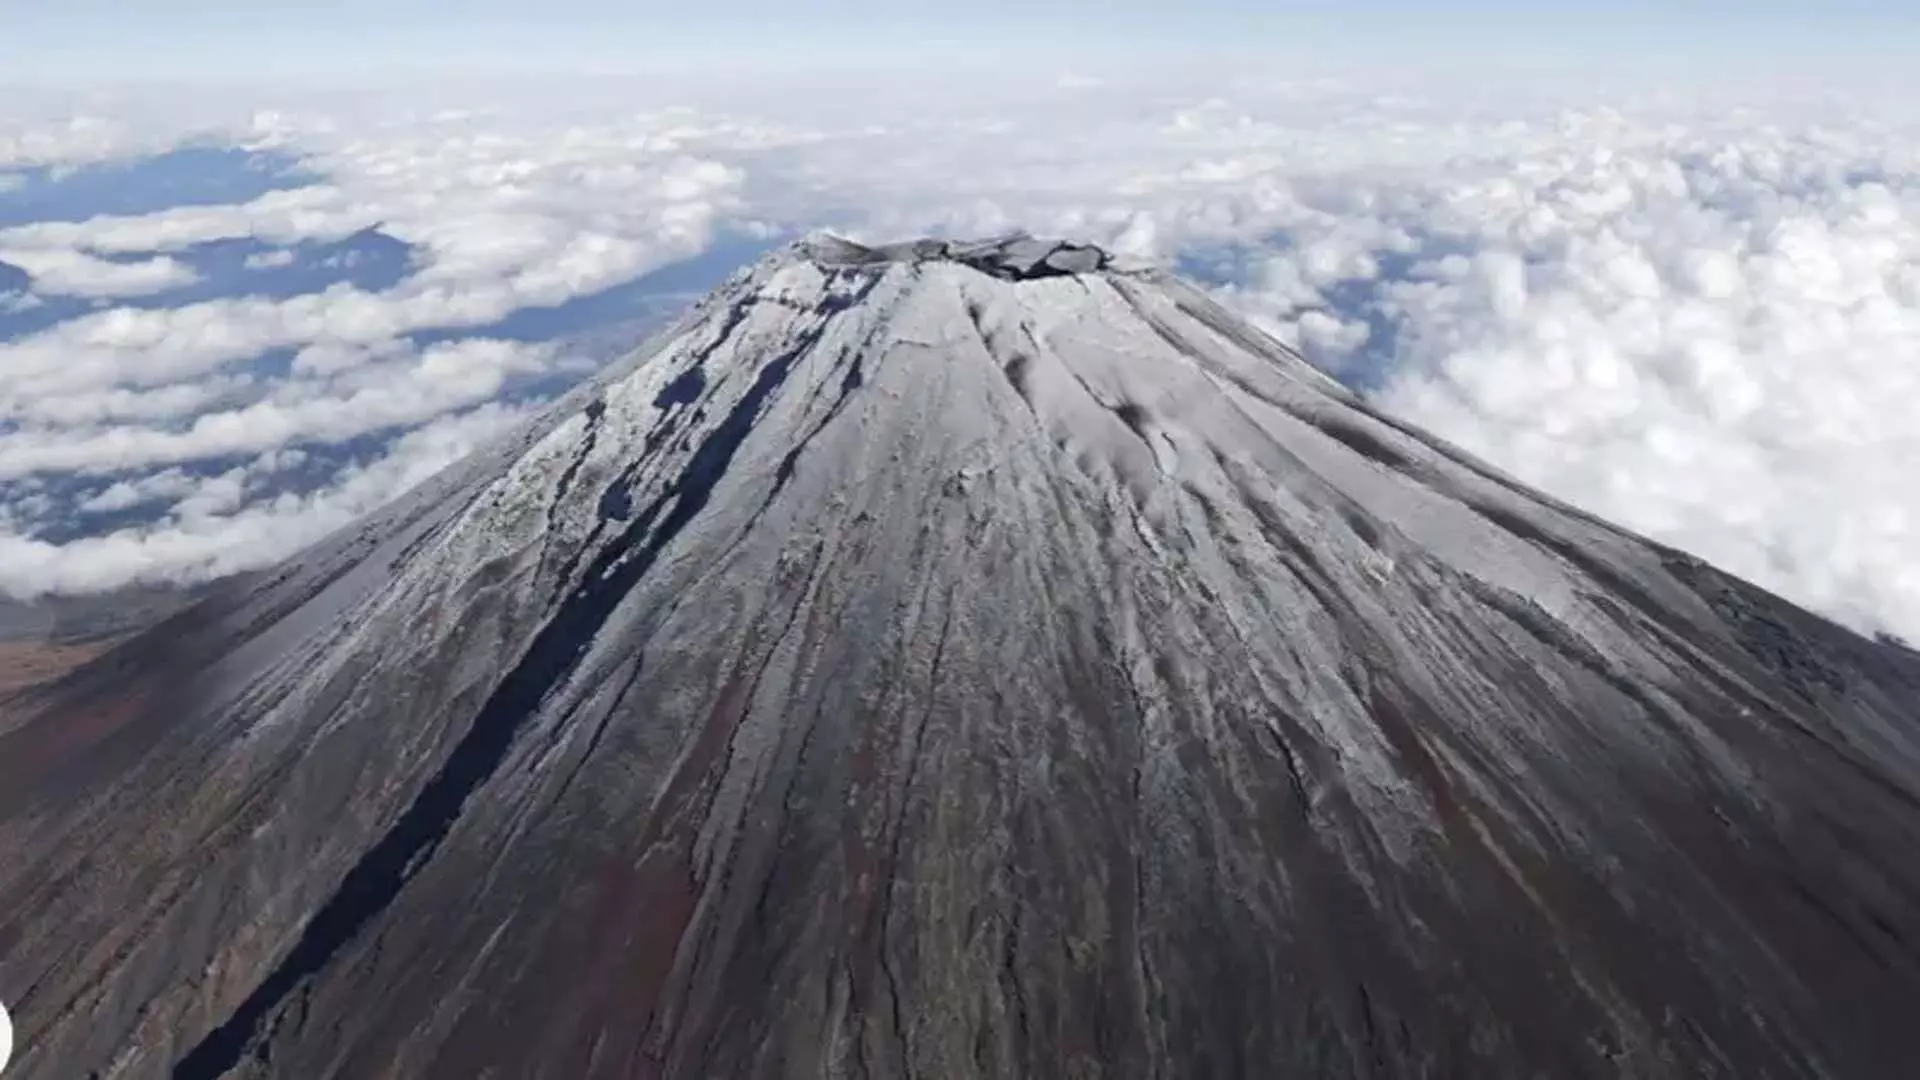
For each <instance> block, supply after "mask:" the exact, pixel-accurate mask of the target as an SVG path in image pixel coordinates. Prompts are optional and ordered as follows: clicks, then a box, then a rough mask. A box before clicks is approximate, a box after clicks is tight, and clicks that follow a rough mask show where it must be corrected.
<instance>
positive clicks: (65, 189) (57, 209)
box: [0, 146, 320, 228]
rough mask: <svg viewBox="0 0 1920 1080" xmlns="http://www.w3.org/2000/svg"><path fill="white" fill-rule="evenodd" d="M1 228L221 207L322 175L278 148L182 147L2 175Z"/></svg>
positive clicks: (282, 189) (22, 170) (0, 195)
mask: <svg viewBox="0 0 1920 1080" xmlns="http://www.w3.org/2000/svg"><path fill="white" fill-rule="evenodd" d="M5 178H10V179H12V180H14V181H16V182H15V183H12V184H0V228H10V227H12V226H15V225H31V224H34V223H36V222H42V221H86V220H87V219H89V218H94V217H99V216H101V215H103V214H110V215H117V216H126V215H139V214H153V213H158V212H160V211H162V210H172V209H175V208H177V207H182V206H222V205H226V204H229V203H243V202H249V201H252V200H253V199H257V198H259V197H260V196H262V195H265V194H266V193H268V192H270V191H286V190H290V189H292V188H299V187H306V186H308V185H311V184H314V183H318V182H319V180H320V175H319V174H318V173H315V172H312V171H311V170H308V169H307V168H305V167H304V166H303V165H302V164H301V163H300V160H299V159H298V158H297V157H294V156H293V155H291V154H287V153H283V152H280V151H276V150H247V149H243V148H240V147H232V146H186V147H181V148H179V149H177V150H169V151H167V152H165V153H163V154H155V155H153V156H151V157H144V158H137V159H134V160H131V161H112V162H100V163H96V164H91V165H82V166H79V167H77V168H56V167H52V166H40V167H36V168H31V169H17V170H13V171H11V172H5V171H0V179H5Z"/></svg>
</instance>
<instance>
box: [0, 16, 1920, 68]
mask: <svg viewBox="0 0 1920 1080" xmlns="http://www.w3.org/2000/svg"><path fill="white" fill-rule="evenodd" d="M1546 7H1547V8H1548V10H1542V6H1541V5H1534V4H1527V3H1520V2H1517V0H1467V2H1464V3H1455V4H1451V5H1446V6H1440V5H1434V4H1429V3H1421V2H1417V0H1354V2H1349V3H1332V2H1328V0H1279V2H1266V3H1258V4H1254V3H1247V2H1244V0H1189V2H1187V3H1184V4H1168V3H1164V2H1158V0H971V2H969V3H965V4H950V3H929V2H925V0H896V2H889V3H881V2H874V0H811V2H805V3H801V2H794V0H784V2H781V0H731V2H729V3H726V4H712V5H701V4H688V3H685V2H683V0H676V2H674V3H660V2H657V0H638V2H626V3H622V2H618V0H537V2H536V0H468V2H465V3H461V4H459V5H457V6H455V5H448V4H444V3H441V2H439V0H331V2H326V3H320V2H317V0H280V2H276V3H272V4H260V3H257V2H253V0H159V2H156V3H151V4H147V3H140V4H135V3H127V2H126V0H63V2H62V3H58V4H46V3H37V2H31V0H0V12H3V13H4V21H5V25H6V35H5V39H4V41H0V72H3V73H7V74H8V75H10V76H11V77H12V79H13V80H24V81H72V80H96V79H101V78H109V77H125V78H136V79H148V78H171V77H194V78H203V77H219V76H242V77H248V78H263V77H265V78H270V77H273V76H275V75H284V76H298V77H303V78H310V77H316V76H317V77H323V78H333V79H341V80H349V81H350V80H353V79H356V78H362V77H368V76H374V75H388V74H397V73H406V72H423V71H432V70H447V69H474V68H479V69H485V68H492V67H501V66H510V67H516V68H522V69H525V68H533V69H550V70H556V71H567V70H575V69H579V68H581V67H592V68H601V69H606V68H612V69H623V70H624V69H633V68H641V69H644V68H648V67H652V66H658V65H660V64H663V63H668V64H671V63H693V64H700V63H712V62H715V61H716V60H721V59H725V58H733V59H734V60H736V61H739V62H759V63H787V64H801V65H805V64H809V63H812V62H816V61H823V60H827V59H829V58H831V59H832V60H833V61H834V62H841V61H844V60H845V59H848V58H849V57H851V56H853V55H864V56H866V57H868V58H871V57H872V56H873V54H874V53H875V52H876V51H877V50H889V51H891V50H902V49H905V50H916V51H917V50H936V51H958V52H962V53H969V54H973V55H976V56H981V55H994V54H1005V53H1013V52H1025V51H1033V50H1039V51H1045V52H1055V53H1067V54H1071V53H1076V52H1111V51H1114V50H1126V51H1158V50H1163V49H1168V48H1177V47H1181V46H1185V47H1188V48H1193V49H1214V48H1227V47H1231V48H1234V49H1236V50H1240V51H1253V52H1269V51H1270V52H1272V53H1273V54H1274V55H1275V56H1276V57H1278V56H1283V55H1289V54H1302V53H1304V54H1315V53H1322V52H1324V51H1325V50H1333V51H1334V52H1336V53H1338V54H1339V55H1341V56H1342V57H1350V58H1364V57H1366V56H1368V55H1369V54H1372V55H1378V56H1380V57H1381V58H1382V59H1387V60H1391V59H1395V58H1398V59H1402V60H1404V59H1406V58H1408V57H1410V56H1421V57H1431V56H1435V55H1438V56H1441V57H1444V58H1451V59H1457V60H1464V61H1468V62H1478V61H1481V60H1510V61H1521V62H1524V61H1525V60H1527V59H1529V58H1532V59H1534V60H1547V61H1550V62H1568V61H1575V62H1577V61H1581V60H1591V61H1593V62H1595V63H1627V62H1631V61H1632V60H1634V59H1635V58H1646V57H1666V58H1670V59H1680V60H1688V59H1691V60H1695V61H1712V60H1715V59H1719V60H1726V61H1731V62H1739V61H1741V60H1743V59H1744V60H1749V61H1755V62H1767V63H1772V62H1779V61H1781V60H1786V61H1790V62H1792V63H1795V64H1799V65H1822V64H1826V63H1831V62H1843V63H1844V62H1853V61H1857V60H1859V59H1860V58H1862V57H1866V58H1877V59H1879V60H1883V61H1889V62H1897V61H1898V60H1899V59H1900V57H1901V56H1903V55H1911V54H1910V53H1909V52H1908V51H1907V50H1909V49H1910V48H1912V47H1913V46H1914V45H1916V44H1920V11H1917V10H1916V5H1913V4H1911V3H1907V2H1903V0H1828V2H1825V3H1818V4H1815V3H1809V2H1804V0H1801V2H1792V0H1753V2H1748V3H1737V2H1734V0H1664V2H1657V0H1620V2H1613V3H1604V4H1602V3H1588V4H1582V5H1547V6H1546ZM452 11H457V14H454V13H451V12H452ZM0 78H4V76H0Z"/></svg>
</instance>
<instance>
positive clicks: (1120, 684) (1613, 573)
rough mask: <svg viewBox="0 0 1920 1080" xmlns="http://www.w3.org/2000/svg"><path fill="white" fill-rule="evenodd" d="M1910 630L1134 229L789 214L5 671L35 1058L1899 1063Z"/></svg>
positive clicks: (4, 985)
mask: <svg viewBox="0 0 1920 1080" xmlns="http://www.w3.org/2000/svg"><path fill="white" fill-rule="evenodd" d="M1916 852H1920V655H1916V654H1915V653H1913V652H1910V651H1907V650H1904V649H1901V648H1899V647H1897V646H1895V645H1892V644H1886V643H1876V642H1871V641H1868V640H1865V639H1863V638H1861V637H1859V636H1857V635H1855V634H1853V633H1851V632H1849V631H1846V630H1843V629H1841V628H1839V627H1837V626H1835V625H1833V624H1831V623H1829V622H1826V621H1824V620H1822V619H1820V618H1817V617H1815V616H1812V615H1809V614H1807V613H1805V612H1803V611H1800V610H1798V609H1796V608H1795V607H1793V606H1791V605H1789V604H1787V603H1786V602H1784V601H1782V600H1779V599H1777V598H1775V597H1773V596H1771V595H1768V594H1767V593H1765V592H1763V591H1761V590H1760V589H1758V588H1755V587H1753V586H1751V585H1748V584H1746V583H1744V582H1741V581H1738V580H1735V579H1733V578H1731V577H1729V576H1727V575H1724V574H1721V573H1719V572H1716V571H1715V570H1713V569H1711V568H1710V567H1708V566H1705V565H1703V564H1701V563H1700V562H1698V561H1696V560H1694V559H1691V558H1688V557H1687V556H1685V555H1682V554H1680V553H1678V552H1675V551H1672V550H1668V549H1664V548H1661V547H1658V546H1656V545H1654V544H1651V543H1649V542H1647V541H1645V540H1643V539H1640V538H1638V537H1636V536H1633V535H1631V534H1628V533H1626V532H1624V531H1622V530H1619V529H1616V528H1613V527H1611V526H1609V525H1607V524H1605V523H1603V522H1600V521H1597V520H1595V519H1593V518H1591V517H1588V516H1586V515H1583V514H1581V513H1578V512H1576V511H1574V510H1572V509H1570V508H1568V507H1566V506H1563V505H1560V504H1558V503H1555V502H1553V501H1552V500H1550V499H1547V498H1545V497H1543V496H1541V495H1539V494H1537V493H1535V492H1532V491H1529V490H1527V489H1526V488H1524V487H1523V486H1521V485H1519V484H1517V483H1516V482H1514V481H1513V480H1511V479H1509V478H1507V477H1505V476H1503V475H1501V474H1500V473H1498V472H1496V471H1494V470H1493V469H1491V468H1489V467H1487V466H1485V465H1483V464H1481V463H1479V462H1477V461H1474V460H1473V459H1471V458H1469V457H1467V456H1466V455H1464V454H1462V453H1460V452H1459V451H1457V450H1454V449H1452V448H1450V447H1448V446H1446V445H1445V444H1443V443H1441V442H1439V441H1438V440H1436V439H1434V438H1431V437H1429V436H1427V435H1424V434H1422V433H1421V432H1418V431H1415V430H1411V429H1409V428H1408V427H1406V426H1405V425H1402V424H1399V423H1397V422H1395V421H1394V420H1392V419H1390V418H1387V417H1385V416H1382V415H1380V414H1379V413H1377V412H1375V411H1373V410H1372V409H1371V408H1369V407H1368V406H1367V404H1366V403H1365V402H1364V401H1362V400H1360V399H1358V398H1356V397H1355V396H1354V395H1352V394H1350V393H1348V392H1347V391H1345V390H1343V389H1342V388H1340V387H1339V386H1338V385H1336V384H1335V383H1333V382H1331V381H1330V380H1328V379H1327V378H1326V377H1324V376H1323V375H1321V374H1320V373H1318V372H1316V371H1315V370H1314V369H1312V368H1311V367H1309V366H1308V365H1307V364H1306V363H1304V362H1303V361H1302V360H1300V359H1299V358H1298V357H1297V356H1295V355H1294V354H1293V353H1291V352H1289V351H1288V350H1287V349H1285V348H1284V347H1282V346H1280V345H1278V344H1276V343H1275V342H1273V341H1272V340H1270V339H1268V338H1266V337H1265V336H1263V335H1262V334H1260V333H1259V332H1258V331H1256V330H1254V329H1252V328H1250V327H1249V326H1247V325H1246V324H1245V323H1243V322H1241V321H1240V320H1239V319H1238V318H1236V317H1235V316H1233V315H1231V314H1229V313H1228V312H1226V311H1224V310H1223V309H1221V308H1220V307H1218V306H1216V305H1215V304H1214V303H1212V302H1211V301H1209V300H1208V299H1207V298H1206V297H1205V296H1204V295H1202V294H1201V293H1200V292H1199V291H1198V290H1196V289H1194V288H1192V287H1190V286H1188V285H1186V284H1184V283H1182V282H1180V281H1178V280H1176V279H1174V278H1172V277H1170V276H1168V275H1166V274H1165V273H1163V272H1161V271H1158V270H1154V269H1152V268H1146V267H1137V266H1129V265H1126V264H1124V263H1123V262H1121V261H1118V260H1116V259H1114V258H1112V257H1110V256H1109V255H1107V254H1106V253H1104V252H1101V251H1099V250H1097V249H1093V248H1086V247H1077V246H1073V245H1064V244H1050V243H1043V242H1039V241H1034V240H1030V239H1026V238H1015V239H1009V240H999V241H986V242H981V243H974V244H961V243H951V242H922V243H917V244H908V245H899V246H893V247H887V248H865V247H861V246H858V245H854V244H850V243H847V242H844V241H838V240H831V239H825V238H820V239H814V240H809V241H805V242H802V243H800V244H798V245H795V246H793V247H791V248H789V249H786V250H784V251H782V252H779V253H777V254H775V255H773V256H770V257H768V258H767V259H765V260H763V261H762V262H760V263H759V264H757V265H755V266H753V267H751V268H750V269H748V270H746V271H743V272H742V273H741V274H739V275H737V276H736V277H735V278H734V279H732V280H731V281H729V282H728V283H727V284H726V285H724V286H723V287H722V288H721V289H720V290H719V291H717V292H716V293H715V294H714V295H713V296H711V297H710V298H708V299H707V300H705V301H704V302H703V303H702V304H701V305H699V306H698V307H697V308H696V309H695V310H693V311H692V312H691V313H690V314H689V315H688V316H687V317H686V319H685V320H683V321H682V322H681V323H680V324H679V325H678V326H677V327H675V328H674V329H673V330H671V331H670V332H669V333H667V334H666V335H665V336H664V337H662V338H661V339H660V340H659V341H657V342H656V343H654V344H653V345H651V346H649V347H648V348H646V349H644V350H642V351H641V352H639V353H637V354H635V356H634V358H633V359H631V360H630V361H628V362H626V363H624V364H623V365H621V366H619V367H617V368H616V369H613V370H610V371H608V372H607V373H606V374H604V375H603V376H601V377H600V378H598V379H596V380H595V381H594V382H593V383H591V384H590V385H587V386H584V387H582V388H580V389H579V390H578V391H576V392H575V393H573V394H571V395H570V396H569V397H567V398H566V399H565V400H563V401H561V402H559V403H558V404H556V405H555V407H554V408H553V409H552V410H551V411H550V412H548V413H547V414H546V415H545V416H544V417H543V418H541V419H540V420H539V421H538V422H536V423H534V424H533V425H531V426H530V427H528V428H527V429H526V430H525V431H523V432H521V433H520V434H519V435H517V436H516V437H514V438H512V439H509V440H507V441H505V442H504V443H502V444H500V445H498V446H495V447H493V448H491V449H489V450H487V451H484V452H482V453H481V454H479V455H477V456H476V457H474V458H471V459H469V460H468V461H466V462H464V463H462V464H461V465H459V466H456V467H455V468H454V469H452V470H451V471H449V472H448V473H445V474H443V475H442V476H440V477H438V478H436V479H435V480H433V481H431V482H430V483H428V484H427V485H425V486H424V487H423V488H421V489H419V490H416V491H415V492H414V493H413V494H412V495H410V496H408V497H407V498H406V499H405V500H403V501H402V502H401V503H399V504H396V505H394V506H392V507H390V508H388V509H387V510H385V511H383V512H382V513H380V514H379V515H377V516H376V517H374V518H373V519H371V520H369V521H367V522H365V523H363V524H362V525H360V526H358V527H356V528H355V529H353V530H351V531H349V532H347V533H344V534H342V535H338V536H336V537H334V538H332V539H330V540H328V541H327V542H325V543H323V544H321V545H319V546H318V547H317V548H315V549H314V550H312V551H310V552H308V553H307V554H305V555H303V556H302V557H300V558H298V559H296V560H294V561H293V562H291V563H290V564H288V565H286V566H284V567H282V568H280V569H278V570H275V571H272V572H268V573H263V574H258V575H253V576H251V577H247V578H242V579H238V580H234V581H231V582H227V583H225V584H223V585H221V586H219V587H218V588H216V589H215V590H214V591H213V593H212V595H211V596H210V597H209V598H208V599H206V600H205V601H203V602H201V603H199V604H197V605H196V606H194V607H192V608H190V609H188V610H186V611H185V612H184V613H182V614H179V615H177V616H175V617H173V618H172V619H171V620H170V621H169V622H167V623H166V624H164V625H162V626H161V627H159V628H157V629H155V630H153V631H151V632H149V633H147V634H145V635H143V636H140V637H137V638H135V639H133V640H132V641H130V642H128V643H126V644H124V645H122V646H120V647H118V648H117V649H115V650H113V651H112V652H109V653H108V654H106V655H104V656H102V657H100V658H99V659H97V660H94V661H92V662H90V663H89V664H88V665H87V666H85V667H82V668H81V669H79V670H78V671H77V672H75V673H74V674H72V675H71V676H69V677H67V678H66V679H64V680H63V681H61V682H59V683H57V684H55V685H54V686H52V687H50V688H45V689H42V690H38V691H34V692H31V693H29V694H27V695H25V696H21V697H16V698H14V699H12V700H10V701H7V702H4V703H0V999H4V1000H5V1001H6V1002H7V1003H8V1005H9V1006H10V1007H11V1008H12V1010H13V1015H14V1019H15V1023H16V1025H17V1029H18V1041H17V1053H18V1054H19V1058H18V1060H17V1061H16V1063H15V1066H14V1068H15V1072H13V1073H11V1074H9V1075H10V1076H17V1077H22V1078H26V1077H32V1078H43V1080H69V1078H72V1077H81V1076H99V1077H115V1078H145V1077H156V1078H157V1077H173V1078H175V1080H212V1078H214V1077H223V1076H232V1077H274V1078H289V1080H295V1078H297V1080H325V1078H340V1080H358V1078H367V1077H433V1078H448V1080H469V1078H474V1077H496V1078H505V1077H516V1078H517V1077H550V1078H556V1080H600V1078H606V1080H612V1078H622V1080H624V1078H630V1077H672V1078H694V1077H702V1078H704V1077H727V1078H750V1077H806V1078H812V1077H820V1078H874V1080H879V1078H901V1077H914V1078H938V1080H961V1078H986V1077H1036V1078H1039V1077H1046V1078H1056V1077H1058V1078H1092V1077H1102V1078H1134V1077H1140V1078H1145V1077H1262V1078H1268V1077H1347V1076H1352V1077H1462V1076H1470V1077H1510V1076H1512V1077H1518V1076H1528V1077H1534V1076H1547V1077H1612V1076H1633V1077H1701V1076H1719V1077H1730V1078H1740V1080H1758V1078H1762V1077H1834V1078H1882V1077H1887V1078H1891V1077H1896V1076H1906V1075H1912V1073H1911V1072H1910V1071H1908V1070H1909V1069H1910V1068H1911V1067H1912V1066H1913V1063H1914V1062H1916V1061H1920V1024H1915V1022H1914V1019H1913V1011H1914V1008H1915V1004H1914V1003H1915V1002H1916V1001H1920V859H1917V858H1916V857H1915V853H1916Z"/></svg>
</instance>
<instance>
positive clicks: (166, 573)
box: [0, 405, 524, 598]
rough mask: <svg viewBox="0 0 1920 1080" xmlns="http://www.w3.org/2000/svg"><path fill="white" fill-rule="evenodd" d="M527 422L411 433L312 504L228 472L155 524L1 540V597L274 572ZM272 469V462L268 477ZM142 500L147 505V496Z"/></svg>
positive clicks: (248, 473) (513, 416) (462, 420)
mask: <svg viewBox="0 0 1920 1080" xmlns="http://www.w3.org/2000/svg"><path fill="white" fill-rule="evenodd" d="M523 415H524V413H523V412H522V411H520V410H516V409H511V408H505V407H501V406H497V405H488V406H483V407H481V408H479V409H475V410H472V411H470V412H467V413H464V414H459V415H454V416H447V417H442V418H440V419H438V420H436V421H434V422H432V423H430V424H428V425H426V426H424V427H422V428H420V429H418V430H415V431H412V432H409V433H407V434H406V435H405V436H403V437H401V438H400V439H399V440H397V441H396V442H395V443H394V445H393V446H392V447H391V449H390V450H389V451H388V452H387V453H386V454H384V455H383V456H381V457H379V458H378V459H376V460H373V461H370V462H366V463H356V464H352V465H349V466H348V467H347V468H345V469H342V470H341V471H340V472H339V473H338V474H337V475H336V476H335V477H334V478H333V481H332V483H331V484H330V485H329V486H328V487H327V488H325V489H324V490H322V491H320V492H318V493H315V494H312V495H308V496H293V495H285V494H282V495H277V496H272V497H269V498H265V499H261V500H259V501H255V502H252V503H248V502H247V497H248V486H249V482H250V480H251V479H252V478H253V475H254V470H251V469H239V470H230V471H228V472H224V473H221V474H220V475H218V476H215V477H212V478H209V479H207V480H205V481H202V482H200V483H198V484H196V485H195V486H194V487H193V488H192V489H191V490H189V491H187V492H186V493H185V494H184V495H183V496H182V497H181V498H179V499H178V501H177V502H175V504H174V506H173V509H172V512H171V513H170V514H169V515H168V516H167V517H166V518H165V519H163V520H162V521H161V522H160V523H157V524H154V525H150V526H145V527H141V528H131V529H120V530H116V531H113V532H109V533H106V534H103V535H97V536H89V537H86V538H83V539H79V540H74V541H71V542H69V543H66V544H51V543H47V542H45V541H41V540H36V539H33V538H31V537H24V536H19V535H8V534H6V533H4V532H0V590H3V591H5V592H7V593H8V594H10V595H13V596H18V597H28V598H31V597H35V596H41V595H46V594H49V593H82V592H93V591H99V590H102V589H109V588H118V587H121V586H124V585H127V584H130V583H136V582H138V583H148V584H159V583H188V582H194V581H201V580H206V579H208V578H212V577H218V576H222V575H225V574H230V573H236V572H239V571H242V570H249V569H254V568H256V567H259V566H263V565H267V564H270V563H272V562H273V561H276V560H278V559H282V558H285V557H287V556H290V555H292V554H294V553H296V552H298V551H299V550H300V549H301V548H303V547H305V546H307V545H308V544H310V543H312V542H313V541H314V540H316V539H318V538H319V537H321V536H324V535H326V534H327V533H329V532H332V531H334V530H336V529H339V528H343V527H345V526H347V525H349V524H351V523H352V522H353V521H355V520H356V519H358V518H359V517H360V516H362V515H364V514H366V513H368V512H370V511H372V510H374V509H376V508H378V507H379V506H381V505H383V504H385V503H386V502H388V501H390V500H392V499H394V498H397V497H398V496H400V495H401V494H403V493H405V492H406V491H407V490H409V489H411V488H412V487H413V486H415V485H417V484H418V483H420V482H421V481H422V480H425V479H427V478H428V477H430V476H432V475H433V474H434V473H436V472H438V471H439V470H441V469H442V468H445V467H446V466H447V465H449V464H452V463H453V462H455V461H458V460H459V459H460V458H461V457H463V456H465V455H466V454H467V453H469V452H470V451H471V450H472V449H474V448H475V447H476V446H478V445H480V444H481V443H483V442H484V441H486V440H487V439H489V438H491V437H494V436H496V435H498V434H500V433H501V432H503V431H505V430H507V429H509V428H510V427H512V426H513V425H514V424H516V423H518V422H519V421H520V420H521V419H522V418H523ZM271 464H272V463H271V459H268V469H269V471H270V468H271ZM140 494H141V497H142V500H143V501H144V500H145V498H146V494H147V493H140ZM125 497H126V496H121V497H120V498H125ZM153 497H155V498H163V497H165V495H162V494H157V493H156V494H154V495H153ZM128 505H132V504H131V503H129V504H128Z"/></svg>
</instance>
